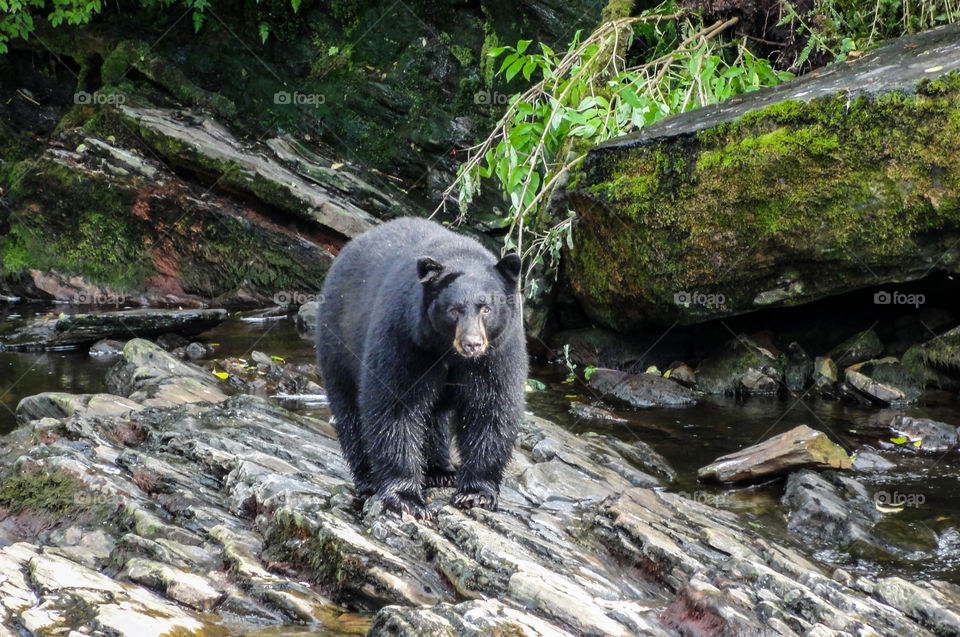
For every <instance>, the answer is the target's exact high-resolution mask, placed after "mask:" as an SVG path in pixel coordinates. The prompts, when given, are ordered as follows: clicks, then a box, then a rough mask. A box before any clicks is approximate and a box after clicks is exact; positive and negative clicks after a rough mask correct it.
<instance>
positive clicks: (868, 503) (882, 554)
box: [783, 471, 937, 560]
mask: <svg viewBox="0 0 960 637" xmlns="http://www.w3.org/2000/svg"><path fill="white" fill-rule="evenodd" d="M898 495H899V494H898V493H896V492H891V491H888V490H884V489H876V488H875V489H868V488H867V487H866V486H865V485H864V484H863V483H862V482H860V481H859V480H857V479H855V478H853V477H851V476H847V475H842V474H838V473H836V472H825V473H823V474H817V473H814V472H812V471H800V472H797V473H794V474H792V475H791V476H790V477H789V478H788V479H787V484H786V487H785V489H784V495H783V504H784V505H786V507H787V509H788V513H787V520H788V522H787V530H788V531H789V532H790V533H792V534H794V535H796V536H797V537H798V538H799V539H800V540H802V541H804V542H808V543H810V544H811V545H812V546H814V547H816V548H819V549H822V550H840V551H844V552H846V553H849V554H850V555H851V556H852V557H854V558H867V559H873V560H883V559H891V558H892V557H895V556H901V557H902V556H909V555H910V554H911V553H913V552H914V551H930V550H933V549H935V548H936V546H937V536H936V535H935V534H934V533H933V531H931V530H930V529H929V528H928V527H926V526H925V525H923V524H913V523H908V522H904V521H901V520H900V519H898V518H897V517H896V516H890V515H887V514H892V513H896V512H898V511H902V510H903V508H904V507H905V506H907V505H915V504H914V503H911V502H909V501H908V500H907V497H906V496H904V497H902V498H898V497H897V496H898Z"/></svg>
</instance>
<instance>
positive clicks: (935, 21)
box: [779, 0, 960, 69]
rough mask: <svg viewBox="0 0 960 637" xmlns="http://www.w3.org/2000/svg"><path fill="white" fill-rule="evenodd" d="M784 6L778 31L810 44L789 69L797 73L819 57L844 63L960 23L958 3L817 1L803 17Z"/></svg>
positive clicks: (954, 0) (927, 0)
mask: <svg viewBox="0 0 960 637" xmlns="http://www.w3.org/2000/svg"><path fill="white" fill-rule="evenodd" d="M782 4H783V7H784V8H785V9H786V11H785V12H784V15H783V18H782V19H781V20H780V25H779V26H790V27H792V28H793V29H795V30H796V32H797V34H798V35H799V36H800V38H801V39H802V40H803V41H805V42H806V45H805V46H804V47H803V48H802V49H801V50H800V51H799V53H798V54H797V56H796V58H795V59H794V60H793V61H792V62H791V64H790V67H791V68H794V69H796V68H802V67H804V65H805V64H806V62H807V60H808V59H809V57H810V55H811V53H814V52H819V53H825V54H827V56H828V59H831V60H833V61H835V62H840V61H843V60H844V59H846V58H847V56H848V55H853V54H855V53H856V52H858V51H864V50H866V49H869V48H871V47H872V46H873V45H875V44H877V43H878V42H882V41H884V40H890V39H893V38H898V37H900V36H903V35H909V34H911V33H918V32H920V31H924V30H926V29H932V28H933V27H937V26H941V25H944V24H949V23H953V22H956V21H957V20H960V2H957V0H876V1H875V2H859V1H858V0H818V2H817V3H816V4H815V5H814V8H813V9H812V10H811V11H810V12H808V13H806V14H803V15H801V14H800V13H798V12H797V10H796V9H795V8H794V7H793V5H792V4H790V3H789V2H783V3H782Z"/></svg>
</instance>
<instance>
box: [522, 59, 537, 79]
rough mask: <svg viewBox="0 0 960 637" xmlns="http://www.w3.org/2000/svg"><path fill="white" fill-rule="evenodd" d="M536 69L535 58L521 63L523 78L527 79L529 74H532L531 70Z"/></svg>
mask: <svg viewBox="0 0 960 637" xmlns="http://www.w3.org/2000/svg"><path fill="white" fill-rule="evenodd" d="M536 69H537V63H536V61H535V60H533V59H530V60H527V63H526V64H524V65H523V79H525V80H527V81H529V80H530V76H531V75H533V72H534V71H535V70H536Z"/></svg>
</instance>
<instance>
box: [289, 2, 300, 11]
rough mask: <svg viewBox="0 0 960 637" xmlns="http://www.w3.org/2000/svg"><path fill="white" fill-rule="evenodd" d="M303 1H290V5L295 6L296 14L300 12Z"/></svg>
mask: <svg viewBox="0 0 960 637" xmlns="http://www.w3.org/2000/svg"><path fill="white" fill-rule="evenodd" d="M302 1H303V0H290V4H291V5H292V6H293V12H294V13H297V12H298V11H300V3H301V2H302Z"/></svg>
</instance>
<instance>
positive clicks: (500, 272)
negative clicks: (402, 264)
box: [417, 254, 521, 358]
mask: <svg viewBox="0 0 960 637" xmlns="http://www.w3.org/2000/svg"><path fill="white" fill-rule="evenodd" d="M520 266H521V263H520V257H519V256H517V255H516V254H508V255H507V256H505V257H503V258H502V259H500V261H498V262H497V263H496V264H494V265H489V266H488V265H479V264H470V265H468V266H463V265H459V264H458V265H449V266H445V265H444V264H442V263H440V262H438V261H436V260H435V259H433V258H431V257H420V258H419V259H417V274H418V276H419V277H420V283H421V285H423V302H424V310H425V312H426V317H427V320H428V321H429V324H430V328H431V331H432V332H433V333H434V334H436V335H437V336H439V337H440V338H441V339H442V340H444V341H445V344H449V345H452V346H453V347H454V349H456V351H457V353H459V354H460V355H461V356H463V357H465V358H476V357H478V356H483V355H484V354H485V353H486V352H487V349H488V347H489V346H490V343H492V342H496V340H497V337H499V336H500V334H502V333H503V332H504V330H506V329H507V328H508V327H509V326H510V324H511V323H512V322H515V321H516V320H518V317H519V314H520V296H519V290H518V286H517V281H518V279H519V277H520Z"/></svg>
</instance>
